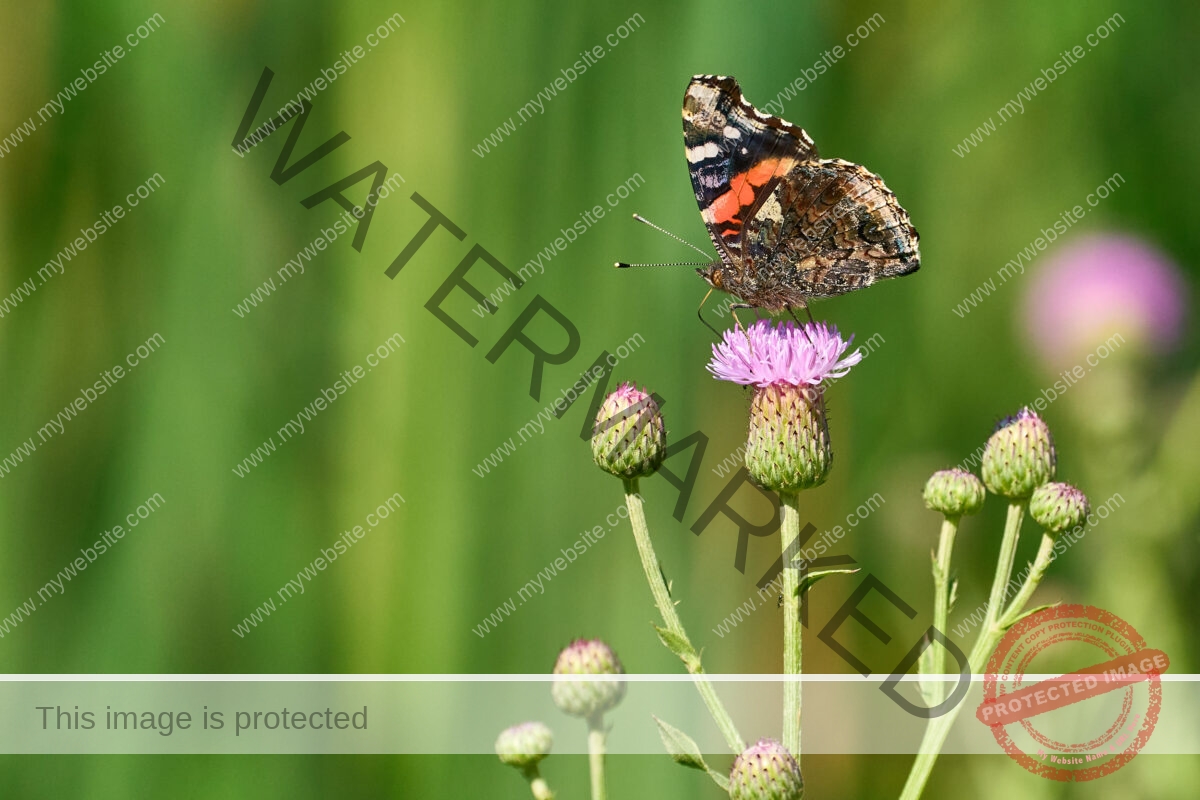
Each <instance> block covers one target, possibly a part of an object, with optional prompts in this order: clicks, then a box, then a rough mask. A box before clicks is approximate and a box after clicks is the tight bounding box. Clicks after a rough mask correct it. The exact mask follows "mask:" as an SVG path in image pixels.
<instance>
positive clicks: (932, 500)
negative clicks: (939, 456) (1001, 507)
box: [925, 469, 987, 517]
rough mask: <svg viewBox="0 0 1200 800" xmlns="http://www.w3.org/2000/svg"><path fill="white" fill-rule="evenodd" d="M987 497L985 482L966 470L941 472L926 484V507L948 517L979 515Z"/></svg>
mask: <svg viewBox="0 0 1200 800" xmlns="http://www.w3.org/2000/svg"><path fill="white" fill-rule="evenodd" d="M986 496H987V491H986V490H985V489H984V488H983V482H982V481H980V480H979V478H976V477H975V476H974V475H972V474H971V473H969V472H967V471H966V470H961V469H943V470H939V471H938V472H935V473H933V475H932V477H930V478H929V480H928V481H927V482H926V483H925V507H926V508H928V509H930V510H931V511H936V512H938V513H939V514H944V515H945V516H947V517H961V516H963V515H964V514H978V513H979V510H980V509H981V508H983V499H984V498H985V497H986Z"/></svg>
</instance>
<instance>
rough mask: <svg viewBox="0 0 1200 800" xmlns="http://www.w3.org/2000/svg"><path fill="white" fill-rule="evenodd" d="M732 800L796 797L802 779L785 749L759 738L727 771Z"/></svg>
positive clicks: (791, 799) (801, 792)
mask: <svg viewBox="0 0 1200 800" xmlns="http://www.w3.org/2000/svg"><path fill="white" fill-rule="evenodd" d="M729 796H730V797H731V798H732V799H733V800H800V798H802V797H804V778H803V777H802V776H801V775H800V765H799V764H797V763H796V759H794V758H793V757H792V754H791V753H789V752H788V751H787V748H786V747H784V746H783V745H781V744H780V743H779V742H777V741H775V740H774V739H759V740H758V743H757V744H754V745H753V746H751V747H750V748H749V749H748V750H746V752H744V753H742V754H741V755H740V756H738V757H737V759H736V760H735V761H734V762H733V768H732V769H731V770H729Z"/></svg>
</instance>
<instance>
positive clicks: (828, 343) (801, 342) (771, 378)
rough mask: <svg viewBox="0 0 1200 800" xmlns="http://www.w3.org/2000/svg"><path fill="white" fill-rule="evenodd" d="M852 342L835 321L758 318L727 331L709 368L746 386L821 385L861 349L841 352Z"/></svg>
mask: <svg viewBox="0 0 1200 800" xmlns="http://www.w3.org/2000/svg"><path fill="white" fill-rule="evenodd" d="M853 341H854V337H853V336H851V337H850V339H849V340H845V339H843V338H842V336H841V334H839V333H838V329H837V327H836V326H833V325H827V324H825V323H824V322H809V323H806V324H805V325H804V326H803V327H801V326H798V325H796V324H795V323H794V322H791V321H790V320H789V321H787V322H782V323H780V324H779V325H772V323H771V321H770V320H766V319H760V320H758V321H757V322H755V323H754V324H753V325H751V326H750V327H749V328H748V329H746V331H745V332H742V331H740V330H736V329H734V330H728V331H725V336H724V339H723V341H721V342H720V343H719V344H714V345H713V357H712V361H710V362H709V363H708V371H709V372H711V373H712V374H713V375H714V376H715V377H716V378H717V379H718V380H722V381H732V382H733V383H739V384H741V385H743V386H757V387H759V388H760V389H761V388H766V387H767V386H780V385H784V384H786V385H789V386H801V385H807V386H819V385H820V384H821V383H822V382H823V381H825V379H827V378H841V377H843V376H844V375H846V373H848V372H849V371H850V368H851V367H853V366H854V365H855V364H857V363H858V362H860V361H862V359H863V353H862V351H861V350H855V351H854V352H853V353H851V354H850V355H848V356H846V357H844V358H843V357H842V355H843V353H845V352H846V348H848V347H849V346H850V343H851V342H853Z"/></svg>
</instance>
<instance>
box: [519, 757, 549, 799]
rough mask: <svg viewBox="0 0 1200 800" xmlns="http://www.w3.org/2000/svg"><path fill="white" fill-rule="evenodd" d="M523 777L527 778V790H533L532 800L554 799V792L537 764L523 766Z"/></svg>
mask: <svg viewBox="0 0 1200 800" xmlns="http://www.w3.org/2000/svg"><path fill="white" fill-rule="evenodd" d="M525 777H526V778H527V779H528V780H529V791H531V792H533V797H534V800H554V792H552V791H550V785H549V784H548V783H546V779H545V778H543V777H542V776H541V773H540V772H539V771H538V768H537V764H531V765H529V766H528V767H526V768H525Z"/></svg>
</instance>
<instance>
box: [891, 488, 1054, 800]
mask: <svg viewBox="0 0 1200 800" xmlns="http://www.w3.org/2000/svg"><path fill="white" fill-rule="evenodd" d="M1024 518H1025V503H1024V502H1023V501H1019V502H1018V501H1014V502H1012V503H1009V506H1008V517H1007V518H1006V520H1005V523H1004V539H1003V540H1002V541H1001V543H1000V556H999V558H998V559H997V561H996V575H995V577H994V578H993V579H992V592H991V597H990V599H989V600H988V609H987V616H986V617H985V619H984V622H983V627H982V628H980V631H979V638H978V639H976V640H975V646H974V647H972V648H971V654H970V655H969V656H968V657H967V663H968V664H969V665H970V668H971V674H972V675H978V674H979V673H980V672H981V671H982V670H983V669H984V668H985V667H986V666H987V659H988V658H989V657H990V656H991V654H992V651H993V650H995V649H996V645H997V644H999V643H1000V637H1002V636H1003V635H1004V632H1005V631H1006V630H1007V629H1008V628H1007V625H1005V624H1002V622H1001V620H1004V621H1008V620H1010V619H1012V618H1013V615H1014V614H1016V613H1019V612H1020V608H1018V607H1017V601H1018V600H1020V602H1021V603H1022V605H1023V604H1024V603H1025V602H1026V601H1027V600H1028V598H1029V596H1030V595H1032V594H1033V590H1034V589H1036V588H1037V583H1038V582H1040V581H1041V579H1042V576H1043V575H1044V574H1045V571H1046V570H1045V567H1043V568H1042V569H1041V571H1040V572H1039V571H1036V570H1030V571H1029V576H1028V577H1027V578H1026V580H1025V584H1024V585H1023V586H1022V587H1021V590H1020V592H1019V593H1018V594H1017V598H1016V599H1014V600H1013V604H1012V605H1011V606H1010V607H1009V609H1008V611H1007V612H1004V611H1002V609H1001V606H1002V604H1003V603H1004V596H1005V593H1006V590H1007V588H1008V583H1009V580H1010V579H1011V575H1012V567H1013V561H1014V559H1015V558H1016V554H1017V539H1018V538H1019V537H1020V534H1021V521H1022V520H1023V519H1024ZM1043 545H1044V542H1043ZM1038 557H1039V559H1040V558H1041V551H1039V553H1038ZM1048 563H1049V562H1047V565H1048ZM1008 624H1012V623H1011V622H1008ZM962 707H963V704H962V703H959V704H958V705H957V706H955V707H954V708H952V709H950V711H948V712H946V713H945V714H943V715H942V716H940V717H937V718H935V719H934V720H933V721H932V722H930V723H929V725H928V727H926V728H925V735H924V736H923V737H922V738H921V748H920V750H919V751H918V753H917V757H916V759H915V760H914V761H913V765H912V769H911V770H910V771H909V773H908V780H907V781H906V782H905V784H904V790H903V791H902V792H901V793H900V800H918V798H920V796H921V793H922V792H923V791H925V784H926V783H928V782H929V776H930V775H931V774H932V773H933V766H934V764H935V763H936V762H937V758H938V755H939V754H940V753H941V751H942V746H943V745H945V744H946V738H947V737H948V736H949V735H950V729H951V728H952V727H953V726H954V721H955V720H956V719H958V713H959V712H960V711H961V710H962Z"/></svg>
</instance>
